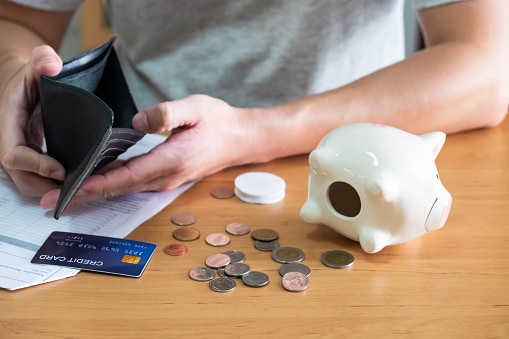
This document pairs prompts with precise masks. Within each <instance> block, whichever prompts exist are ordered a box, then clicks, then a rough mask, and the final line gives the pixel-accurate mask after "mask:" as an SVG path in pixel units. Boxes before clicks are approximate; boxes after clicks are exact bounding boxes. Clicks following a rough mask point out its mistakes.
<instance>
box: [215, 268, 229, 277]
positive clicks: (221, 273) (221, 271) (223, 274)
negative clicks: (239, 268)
mask: <svg viewBox="0 0 509 339" xmlns="http://www.w3.org/2000/svg"><path fill="white" fill-rule="evenodd" d="M217 275H219V276H220V277H226V273H224V267H218V268H217ZM227 278H228V277H227Z"/></svg>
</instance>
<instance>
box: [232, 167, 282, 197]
mask: <svg viewBox="0 0 509 339" xmlns="http://www.w3.org/2000/svg"><path fill="white" fill-rule="evenodd" d="M285 190H286V183H285V181H284V180H283V179H282V178H281V177H279V176H277V175H275V174H272V173H267V172H247V173H243V174H241V175H239V176H238V177H236V178H235V190H234V192H235V195H236V196H237V198H239V199H240V200H242V201H244V202H247V203H251V204H273V203H276V202H279V201H281V200H283V198H284V197H285Z"/></svg>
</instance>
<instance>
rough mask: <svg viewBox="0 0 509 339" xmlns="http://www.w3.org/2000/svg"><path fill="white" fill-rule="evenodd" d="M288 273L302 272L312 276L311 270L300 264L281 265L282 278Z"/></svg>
mask: <svg viewBox="0 0 509 339" xmlns="http://www.w3.org/2000/svg"><path fill="white" fill-rule="evenodd" d="M288 272H300V273H302V274H305V275H306V276H307V277H309V275H310V274H311V269H310V268H309V267H308V266H306V265H304V264H301V263H298V262H291V263H288V264H283V265H281V267H279V274H281V276H283V275H285V274H286V273H288Z"/></svg>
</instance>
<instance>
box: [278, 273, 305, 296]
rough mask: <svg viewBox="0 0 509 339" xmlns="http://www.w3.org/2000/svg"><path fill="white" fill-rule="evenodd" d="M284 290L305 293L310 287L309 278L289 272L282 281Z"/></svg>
mask: <svg viewBox="0 0 509 339" xmlns="http://www.w3.org/2000/svg"><path fill="white" fill-rule="evenodd" d="M281 283H282V285H283V288H284V289H285V290H287V291H290V292H300V291H304V290H305V289H306V288H308V286H309V278H308V277H307V276H306V275H305V274H303V273H300V272H288V273H286V274H285V275H283V279H282V280H281Z"/></svg>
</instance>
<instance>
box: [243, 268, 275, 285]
mask: <svg viewBox="0 0 509 339" xmlns="http://www.w3.org/2000/svg"><path fill="white" fill-rule="evenodd" d="M242 282H243V283H244V284H245V285H246V286H249V287H262V286H265V285H267V284H268V283H269V276H268V275H267V274H265V273H263V272H259V271H251V272H249V273H246V274H244V275H243V276H242Z"/></svg>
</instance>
